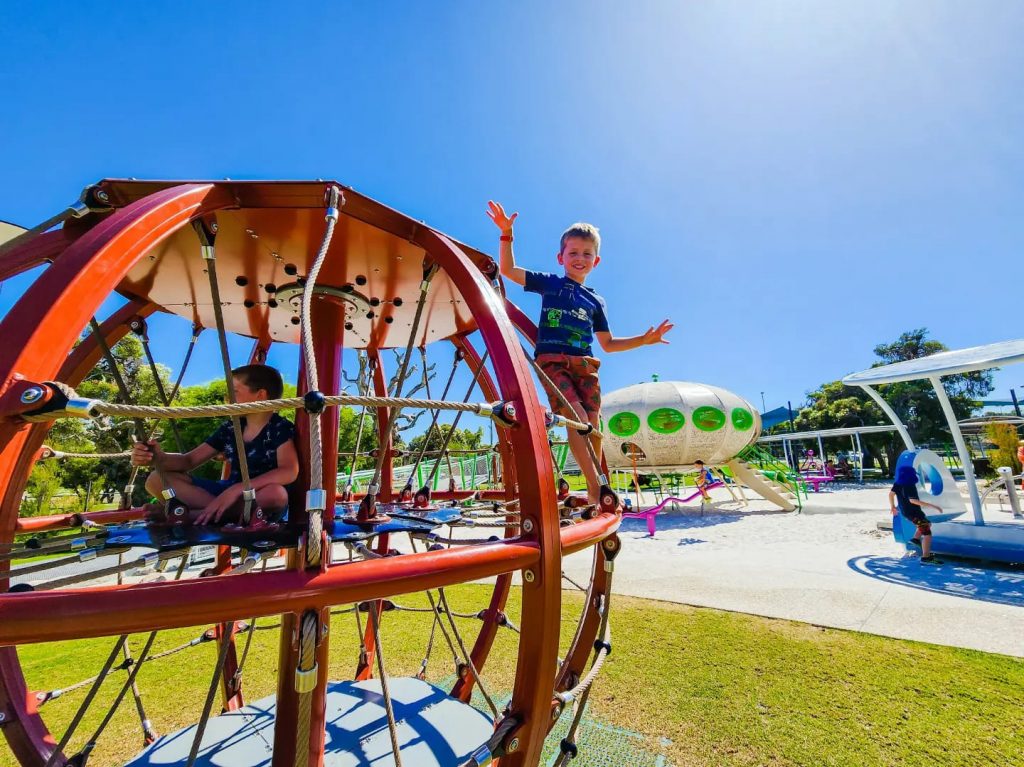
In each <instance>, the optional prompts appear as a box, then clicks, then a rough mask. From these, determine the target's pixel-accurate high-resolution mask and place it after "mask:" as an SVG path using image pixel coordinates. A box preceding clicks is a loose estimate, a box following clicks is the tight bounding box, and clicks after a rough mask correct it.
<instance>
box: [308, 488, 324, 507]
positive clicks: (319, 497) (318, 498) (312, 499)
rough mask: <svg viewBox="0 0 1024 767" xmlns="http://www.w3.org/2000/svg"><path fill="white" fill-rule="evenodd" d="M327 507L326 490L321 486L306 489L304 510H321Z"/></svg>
mask: <svg viewBox="0 0 1024 767" xmlns="http://www.w3.org/2000/svg"><path fill="white" fill-rule="evenodd" d="M326 508H327V491H326V490H324V489H323V488H318V489H316V490H307V491H306V511H323V510H324V509H326Z"/></svg>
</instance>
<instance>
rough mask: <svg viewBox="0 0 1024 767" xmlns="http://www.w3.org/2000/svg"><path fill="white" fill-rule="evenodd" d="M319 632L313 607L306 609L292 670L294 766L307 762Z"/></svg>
mask: <svg viewBox="0 0 1024 767" xmlns="http://www.w3.org/2000/svg"><path fill="white" fill-rule="evenodd" d="M319 633H320V618H319V616H318V615H317V612H316V610H306V612H305V613H303V615H302V622H301V625H300V627H299V663H298V667H297V668H296V669H295V691H296V693H298V699H299V705H298V714H297V718H296V734H295V762H294V764H295V767H306V765H307V764H308V763H309V742H310V737H311V733H310V727H311V719H312V715H313V690H315V689H316V679H317V674H318V672H319V669H318V668H317V663H316V645H317V638H318V634H319Z"/></svg>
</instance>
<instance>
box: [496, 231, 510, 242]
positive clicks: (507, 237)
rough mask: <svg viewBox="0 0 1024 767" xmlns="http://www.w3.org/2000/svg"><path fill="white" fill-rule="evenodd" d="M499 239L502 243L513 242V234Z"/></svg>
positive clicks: (504, 235)
mask: <svg viewBox="0 0 1024 767" xmlns="http://www.w3.org/2000/svg"><path fill="white" fill-rule="evenodd" d="M498 239H499V240H500V241H501V242H512V239H513V238H512V232H509V233H508V234H502V235H501V237H499V238H498Z"/></svg>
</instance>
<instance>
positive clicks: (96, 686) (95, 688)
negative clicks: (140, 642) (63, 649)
mask: <svg viewBox="0 0 1024 767" xmlns="http://www.w3.org/2000/svg"><path fill="white" fill-rule="evenodd" d="M127 639H128V635H127V634H122V635H121V636H120V637H118V639H117V642H115V643H114V649H113V650H111V651H110V655H109V656H107V660H106V662H105V663H104V664H103V667H102V668H101V669H100V673H99V674H97V675H96V677H95V681H94V682H93V683H92V687H91V688H90V689H89V692H88V693H87V694H86V696H85V699H84V700H83V701H82V702H81V704H80V705H79V706H78V711H76V712H75V715H74V716H73V717H72V718H71V723H70V724H69V725H68V727H67V729H66V730H65V731H64V735H63V736H62V737H61V739H60V743H58V744H57V747H56V748H55V749H54V750H53V751H51V752H50V756H49V757H48V758H47V760H46V763H45V765H44V767H51V766H52V765H53V763H54V761H55V760H56V759H57V755H58V754H60V753H61V752H63V751H64V748H65V746H67V744H68V742H69V741H70V740H71V737H72V736H73V735H74V734H75V730H77V729H78V725H79V724H81V723H82V717H83V716H85V712H86V711H88V710H89V706H91V705H92V701H93V699H94V698H95V697H96V693H98V692H99V690H100V687H101V686H102V685H103V680H105V679H106V678H107V674H109V673H110V669H111V667H113V665H114V660H115V659H116V658H117V656H118V655H119V654H120V653H121V646H122V645H123V644H124V643H125V640H127Z"/></svg>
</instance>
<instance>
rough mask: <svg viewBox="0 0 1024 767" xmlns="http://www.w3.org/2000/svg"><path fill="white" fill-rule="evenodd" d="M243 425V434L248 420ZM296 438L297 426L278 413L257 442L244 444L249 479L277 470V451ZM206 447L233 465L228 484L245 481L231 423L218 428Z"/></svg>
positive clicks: (243, 421)
mask: <svg viewBox="0 0 1024 767" xmlns="http://www.w3.org/2000/svg"><path fill="white" fill-rule="evenodd" d="M240 420H241V421H242V430H243V431H244V430H245V416H242V418H241V419H240ZM294 437H295V424H293V423H292V422H291V421H289V420H288V419H287V418H282V417H281V416H280V415H278V414H277V413H274V414H273V415H271V416H270V421H268V422H267V425H266V426H264V427H263V429H262V430H261V431H260V433H259V434H257V435H256V437H255V439H253V440H252V441H251V442H246V443H245V458H246V461H247V463H248V465H249V476H250V477H258V476H260V475H261V474H266V473H267V472H268V471H270V470H271V469H276V468H277V449H278V448H279V447H281V445H283V444H284V443H285V442H287V441H288V440H290V439H293V438H294ZM206 444H207V445H209V446H210V447H212V448H213V449H214V450H216V451H217V452H218V453H222V454H223V455H224V458H225V459H226V460H228V461H231V475H230V476H229V477H228V480H230V481H232V482H241V481H242V470H241V469H240V468H239V467H238V461H236V460H235V457H236V451H235V432H234V429H232V427H231V421H225V422H224V423H222V424H221V425H220V426H218V427H217V431H215V432H214V433H213V434H211V435H210V436H209V437H207V438H206Z"/></svg>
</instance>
